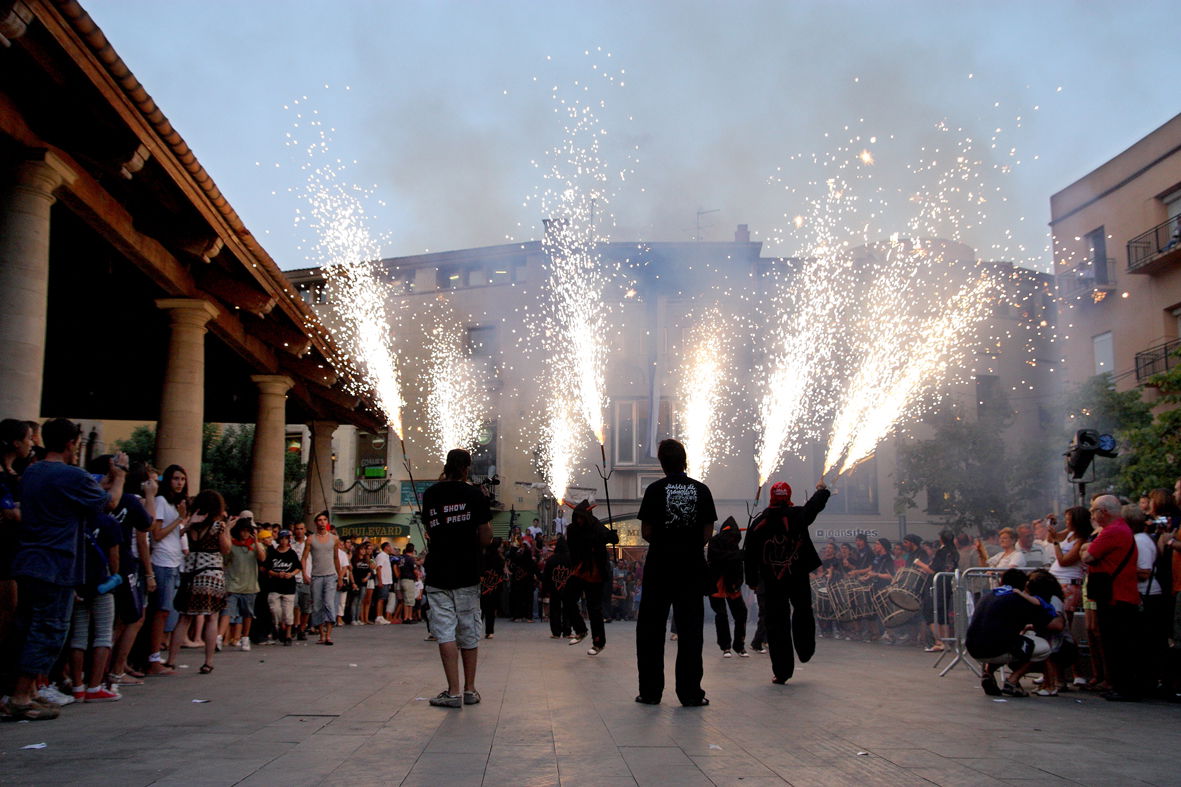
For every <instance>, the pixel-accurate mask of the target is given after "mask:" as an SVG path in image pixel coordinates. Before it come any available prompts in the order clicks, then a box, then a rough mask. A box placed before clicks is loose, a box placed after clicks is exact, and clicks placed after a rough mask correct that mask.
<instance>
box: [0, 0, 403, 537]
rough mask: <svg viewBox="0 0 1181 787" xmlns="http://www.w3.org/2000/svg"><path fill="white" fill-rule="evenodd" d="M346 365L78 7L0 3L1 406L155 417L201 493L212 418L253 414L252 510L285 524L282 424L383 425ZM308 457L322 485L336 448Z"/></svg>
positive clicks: (163, 445)
mask: <svg viewBox="0 0 1181 787" xmlns="http://www.w3.org/2000/svg"><path fill="white" fill-rule="evenodd" d="M341 366H342V365H341V364H340V362H339V350H338V349H337V347H336V346H335V345H334V344H333V341H332V337H331V336H330V335H329V333H328V331H327V330H326V329H325V328H324V327H323V325H322V324H321V323H320V321H319V319H318V318H317V317H316V315H315V314H314V313H313V312H312V311H311V309H310V308H309V307H308V306H307V305H306V304H304V303H303V302H302V301H301V300H300V299H299V298H298V297H295V293H294V291H293V288H291V286H290V284H289V283H288V282H287V280H286V279H285V278H284V276H283V274H282V273H281V272H280V270H279V268H278V266H277V265H276V264H275V262H274V261H273V260H272V259H271V258H270V256H269V255H268V254H267V252H266V251H265V250H264V249H263V248H262V246H261V245H260V244H259V243H258V242H257V240H256V239H255V238H254V236H253V235H252V234H251V233H250V231H249V230H248V229H247V228H246V227H245V226H244V225H243V224H242V221H241V219H240V218H239V217H238V215H237V214H236V213H235V212H234V209H233V208H232V207H231V206H230V204H229V203H228V202H227V201H226V199H225V196H224V195H223V194H222V193H221V192H220V191H219V190H218V188H217V185H216V184H215V183H214V182H213V180H212V178H211V177H210V176H209V174H208V173H207V172H206V171H205V170H204V168H203V167H202V166H201V164H200V162H199V161H198V160H197V158H196V156H195V155H194V154H193V152H192V151H191V150H190V149H189V147H188V146H187V145H186V144H185V141H184V140H183V139H182V138H181V136H180V135H179V134H178V133H177V131H176V130H175V129H174V128H173V127H172V126H171V124H170V123H169V121H168V119H167V118H166V117H165V116H164V114H163V112H162V111H161V110H160V108H159V107H157V106H156V104H155V103H154V102H153V100H152V98H151V96H149V95H148V93H147V91H146V90H145V89H144V87H143V86H142V85H141V84H140V83H139V82H138V80H136V78H135V76H134V75H133V74H132V73H131V71H130V70H129V69H128V68H127V66H126V65H125V64H124V63H123V61H122V60H121V59H120V58H119V56H118V55H117V54H116V53H115V52H114V50H113V49H112V48H111V46H110V44H109V43H108V42H107V40H106V38H105V37H104V36H103V34H102V32H101V31H100V30H99V29H98V28H97V27H96V26H95V24H94V23H93V22H92V21H91V19H90V17H89V16H88V15H87V14H86V12H85V11H84V10H82V8H81V7H80V6H79V5H78V4H77V3H76V2H72V0H68V1H67V0H52V1H51V0H0V417H14V418H23V419H30V420H32V419H40V418H44V417H49V416H55V415H63V416H67V417H71V418H79V419H89V420H101V419H124V420H140V421H155V422H156V423H157V430H156V462H157V464H158V465H160V466H161V467H163V466H165V465H168V464H173V463H176V464H180V465H182V466H183V467H185V468H186V470H187V472H188V475H189V479H190V489H193V490H195V489H197V488H199V486H200V472H201V440H202V424H204V423H206V422H225V423H253V424H254V425H255V432H254V447H253V457H252V461H251V466H250V468H249V469H247V468H243V472H244V473H249V476H250V506H251V508H252V510H253V511H254V512H255V515H256V517H257V518H258V519H260V520H262V521H268V522H277V521H280V519H281V512H282V502H283V483H282V482H283V466H284V436H285V426H286V424H289V423H303V424H307V425H308V427H309V429H310V431H311V433H312V435H313V440H314V442H315V444H316V451H318V452H319V453H320V454H321V455H330V453H331V448H330V445H331V435H332V431H333V430H334V429H335V428H336V426H337V425H338V424H354V425H358V426H363V427H368V428H375V427H377V426H380V422H379V419H378V418H377V416H376V415H375V414H374V410H373V408H372V407H371V406H370V405H369V403H367V402H365V401H363V400H362V399H361V398H359V397H357V396H355V395H352V394H350V393H348V392H347V390H346V389H349V388H353V389H354V390H355V386H349V385H348V381H347V380H345V379H342V375H341V373H340V372H339V371H338V369H339V368H341ZM314 453H315V452H314ZM308 467H309V474H311V475H312V476H313V477H310V478H309V479H308V481H309V483H308V484H307V488H308V490H309V493H310V494H311V495H312V496H313V497H316V495H317V494H318V495H319V498H318V499H322V498H323V491H322V490H328V489H331V488H332V483H333V479H332V469H331V463H328V462H322V461H318V462H311V461H310V462H309V463H308ZM318 505H320V504H319V503H318V502H317V501H316V500H313V501H312V510H313V511H314V510H318V508H317V506H318Z"/></svg>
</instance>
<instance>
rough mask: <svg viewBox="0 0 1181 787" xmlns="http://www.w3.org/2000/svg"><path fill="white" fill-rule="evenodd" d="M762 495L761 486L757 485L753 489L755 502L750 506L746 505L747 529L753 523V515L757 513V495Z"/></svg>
mask: <svg viewBox="0 0 1181 787" xmlns="http://www.w3.org/2000/svg"><path fill="white" fill-rule="evenodd" d="M761 494H763V485H762V484H759V485H758V487H757V488H756V489H755V502H754V505H753V506H752V505H751V504H750V503H747V504H746V526H747V527H748V528H749V527H750V524H751V522H754V521H755V514H757V513H758V512H759V495H761Z"/></svg>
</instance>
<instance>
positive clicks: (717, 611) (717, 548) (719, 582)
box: [705, 517, 747, 656]
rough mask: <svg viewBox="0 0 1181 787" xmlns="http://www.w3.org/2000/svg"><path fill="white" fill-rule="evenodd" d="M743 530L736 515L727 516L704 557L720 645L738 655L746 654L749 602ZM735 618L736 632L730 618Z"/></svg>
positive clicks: (725, 652)
mask: <svg viewBox="0 0 1181 787" xmlns="http://www.w3.org/2000/svg"><path fill="white" fill-rule="evenodd" d="M741 540H742V531H741V530H740V529H739V528H738V523H737V522H735V521H734V517H727V518H726V521H725V522H723V523H722V529H721V530H719V531H718V533H717V535H715V536H714V537H713V538H711V539H710V540H709V544H708V545H707V546H706V550H705V559H706V562H707V564H708V573H707V576H708V577H709V588H710V593H709V606H710V608H711V609H713V611H714V626H715V628H716V629H717V635H718V647H719V648H721V650H722V652H723V653H724V654H729V653H730V651H731V647H732V648H733V650H734V652H735V653H737V654H738V655H739V656H746V612H747V610H746V601H745V600H744V599H743V598H742V574H743V570H742V547H741V546H740V545H739V544H740V542H741ZM727 608H728V609H729V611H730V612H729V615H730V617H733V618H734V633H733V636H731V633H730V621H729V618H728V617H727V615H726V610H727Z"/></svg>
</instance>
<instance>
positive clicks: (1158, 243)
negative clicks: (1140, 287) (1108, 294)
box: [1128, 216, 1181, 275]
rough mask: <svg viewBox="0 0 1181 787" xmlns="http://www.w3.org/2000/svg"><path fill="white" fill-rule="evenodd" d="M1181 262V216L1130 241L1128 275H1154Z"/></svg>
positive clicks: (1158, 225)
mask: <svg viewBox="0 0 1181 787" xmlns="http://www.w3.org/2000/svg"><path fill="white" fill-rule="evenodd" d="M1178 262H1181V216H1174V217H1173V218H1171V219H1169V220H1168V221H1166V222H1162V223H1161V224H1157V225H1156V226H1155V227H1153V228H1152V229H1150V230H1149V231H1148V232H1144V233H1141V234H1140V235H1137V236H1136V237H1134V238H1132V239H1131V240H1130V241H1128V273H1140V274H1148V275H1152V274H1154V273H1157V272H1159V271H1162V270H1164V269H1165V268H1167V267H1169V266H1171V265H1176V264H1177V263H1178Z"/></svg>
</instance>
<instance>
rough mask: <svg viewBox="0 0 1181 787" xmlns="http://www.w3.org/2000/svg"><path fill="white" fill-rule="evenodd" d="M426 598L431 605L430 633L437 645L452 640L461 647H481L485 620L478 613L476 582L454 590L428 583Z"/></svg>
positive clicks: (464, 648) (467, 648)
mask: <svg viewBox="0 0 1181 787" xmlns="http://www.w3.org/2000/svg"><path fill="white" fill-rule="evenodd" d="M426 597H427V599H428V600H429V601H430V605H431V623H430V628H431V634H434V635H435V639H437V640H438V641H439V643H440V644H442V643H444V642H454V643H456V644H457V645H459V647H460V648H461V649H462V650H472V649H473V648H477V647H479V646H480V635H481V633H482V632H483V625H484V622H483V618H482V616H481V615H480V586H479V585H471V586H470V587H466V588H456V589H455V590H443V589H441V588H433V587H431V586H430V585H427V587H426ZM411 603H413V602H411Z"/></svg>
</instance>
